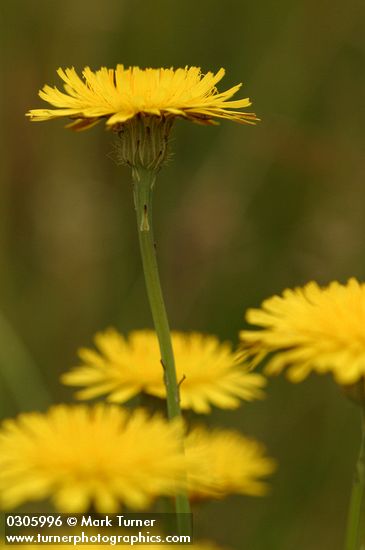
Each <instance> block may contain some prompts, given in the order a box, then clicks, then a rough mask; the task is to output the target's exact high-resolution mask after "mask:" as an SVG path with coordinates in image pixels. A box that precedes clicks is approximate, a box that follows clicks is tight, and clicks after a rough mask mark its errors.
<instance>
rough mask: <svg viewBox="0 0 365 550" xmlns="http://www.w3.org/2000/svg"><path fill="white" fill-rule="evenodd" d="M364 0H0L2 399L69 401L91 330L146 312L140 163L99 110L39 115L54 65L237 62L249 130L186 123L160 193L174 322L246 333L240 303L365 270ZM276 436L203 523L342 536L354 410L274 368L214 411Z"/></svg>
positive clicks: (326, 538)
mask: <svg viewBox="0 0 365 550" xmlns="http://www.w3.org/2000/svg"><path fill="white" fill-rule="evenodd" d="M364 18H365V5H364V2H363V1H359V2H357V1H356V0H348V1H347V2H346V3H345V2H342V1H340V0H331V1H329V0H323V1H322V2H318V0H317V1H313V0H299V1H294V2H293V1H290V0H279V1H274V0H267V1H265V2H263V1H261V2H238V1H232V0H226V1H225V2H221V1H219V0H209V1H208V0H197V1H192V0H185V1H184V2H183V1H181V2H179V1H175V2H172V1H171V0H154V1H148V0H144V1H142V0H108V1H105V2H102V1H101V0H98V1H97V0H63V1H62V2H56V1H55V0H2V1H1V29H0V40H1V70H2V73H3V74H2V86H1V107H2V109H1V128H2V136H1V137H2V141H1V162H0V171H1V185H0V372H1V408H2V410H1V414H2V416H9V415H15V414H16V413H17V412H18V411H19V410H32V409H42V410H43V409H45V408H46V406H47V403H48V402H49V401H52V402H60V401H65V400H66V401H69V400H71V395H72V392H71V391H70V390H69V389H67V388H62V387H61V386H60V385H59V383H58V377H59V375H60V373H61V372H63V371H65V370H66V369H68V368H69V367H70V366H72V365H74V364H75V363H76V362H77V359H76V350H77V348H78V347H79V346H81V345H89V344H91V341H92V336H93V334H94V333H95V331H97V330H99V329H103V328H105V327H107V326H109V325H115V326H117V327H118V328H119V329H120V330H122V331H129V330H131V329H135V328H142V327H150V326H151V318H150V313H149V309H148V306H147V301H146V296H145V290H144V283H143V279H142V274H141V264H140V259H139V255H138V243H137V235H136V230H135V220H134V211H133V204H132V191H131V181H130V175H129V172H128V170H127V169H125V168H120V167H117V166H116V165H115V163H114V162H112V161H111V160H110V158H109V154H110V152H111V150H112V135H111V134H110V133H107V132H105V130H104V128H103V125H102V124H100V125H99V126H97V127H96V128H93V129H92V130H90V131H88V132H85V133H82V134H76V133H72V132H70V131H66V130H64V129H63V123H62V122H59V121H51V122H49V123H40V124H31V123H30V122H29V121H28V120H27V119H25V117H24V113H25V112H26V111H27V110H28V109H30V108H36V107H42V106H43V105H42V101H41V100H40V99H39V98H38V97H37V91H38V89H39V88H41V87H42V86H43V84H45V83H48V84H51V85H53V84H57V85H58V84H59V79H58V77H57V75H56V69H57V68H58V67H59V66H61V67H69V66H75V67H76V68H77V69H78V70H80V69H82V68H83V67H84V66H85V65H90V66H91V67H92V68H93V69H97V68H99V67H100V66H101V65H106V66H108V67H114V66H115V65H116V64H117V63H123V64H125V65H127V66H128V65H140V66H141V67H145V66H152V67H160V66H174V67H177V66H185V65H198V66H201V67H202V68H203V71H207V70H213V71H216V70H217V69H219V68H220V67H221V66H223V67H225V68H226V70H227V75H226V77H225V79H224V81H223V82H222V83H221V84H220V88H221V89H226V88H228V87H229V86H231V85H234V84H236V83H237V82H241V81H243V82H244V88H243V90H242V94H241V97H245V96H250V97H251V98H252V99H253V103H254V108H255V110H256V112H257V114H258V115H259V116H260V117H261V118H262V122H261V123H260V124H259V125H258V126H257V127H255V128H251V127H248V126H247V127H246V126H245V127H242V126H239V125H235V124H233V123H228V122H226V123H222V124H221V125H220V126H217V127H201V126H198V125H194V124H191V123H188V122H185V121H178V122H177V123H176V126H175V129H174V136H173V138H174V139H173V142H172V149H173V151H174V157H173V160H172V161H171V162H170V163H169V165H168V166H167V167H166V168H165V169H164V170H163V172H162V173H161V175H160V178H159V182H158V185H157V189H156V193H155V212H156V215H155V223H156V238H157V243H158V256H159V262H160V268H161V274H162V279H163V286H164V289H165V291H166V298H167V304H168V310H169V313H170V318H171V324H172V326H173V327H174V328H175V329H180V330H191V329H195V330H201V331H204V332H212V333H215V334H217V335H219V336H220V337H221V338H223V339H230V340H233V341H236V340H237V333H238V330H239V329H241V328H242V327H243V326H244V321H243V315H244V311H245V309H246V308H247V307H251V306H258V305H259V304H260V302H261V301H262V300H263V299H264V298H265V297H267V296H270V295H272V294H275V293H279V292H281V291H282V290H283V289H284V288H285V287H290V286H295V285H302V284H303V283H305V282H307V281H308V280H310V279H315V280H317V281H318V282H320V283H322V284H325V283H327V282H329V281H330V280H333V279H338V280H340V281H342V282H345V281H346V280H347V278H348V277H350V276H356V277H358V278H360V279H364V276H365V261H364V259H365V216H364V211H365V204H364V199H365V189H364V184H365V181H364V175H365V174H364V173H365V165H364V123H365V117H364V114H365V110H364V91H365V70H364V66H365V40H364V20H365V19H364ZM206 420H207V421H208V422H209V423H211V424H214V425H217V424H220V425H223V426H235V427H236V428H237V429H240V430H242V431H243V432H244V433H246V434H249V435H252V436H254V437H257V438H259V439H261V440H262V441H264V442H265V444H266V445H267V447H268V450H269V452H270V454H271V455H273V456H274V457H276V458H277V460H278V462H279V465H280V466H279V470H278V472H277V474H276V475H275V476H274V478H273V481H272V491H271V494H270V495H269V496H268V497H267V498H259V499H254V498H248V497H247V498H245V497H231V498H228V499H226V500H225V501H222V502H216V503H210V504H207V505H205V506H203V507H202V508H200V509H199V511H197V512H196V516H195V534H196V535H197V536H199V537H207V538H214V539H215V540H216V541H218V542H220V543H222V544H223V543H224V544H226V545H227V546H232V547H233V548H236V549H238V550H241V549H242V550H294V549H298V550H307V549H310V550H322V549H331V550H339V549H341V548H342V544H343V532H344V525H345V517H346V509H347V504H348V498H349V491H350V484H351V478H352V470H353V464H354V460H355V456H356V454H357V448H358V445H359V429H358V428H359V426H358V424H359V422H358V416H357V411H356V410H355V407H353V406H352V405H351V404H350V403H349V402H347V401H346V399H345V398H343V397H342V396H341V394H340V392H339V390H338V389H337V388H336V387H335V385H334V384H333V382H332V380H331V379H330V378H320V377H317V376H316V377H314V376H313V377H311V378H310V379H309V380H307V381H306V382H304V383H302V384H300V385H298V386H294V385H291V384H289V383H288V382H286V381H285V380H284V379H283V378H278V379H275V380H272V381H270V384H269V388H268V397H267V399H266V401H265V402H260V403H254V404H250V405H244V406H243V407H242V408H241V409H240V410H238V411H235V412H219V411H217V412H216V413H214V415H212V416H210V417H209V418H208V419H206Z"/></svg>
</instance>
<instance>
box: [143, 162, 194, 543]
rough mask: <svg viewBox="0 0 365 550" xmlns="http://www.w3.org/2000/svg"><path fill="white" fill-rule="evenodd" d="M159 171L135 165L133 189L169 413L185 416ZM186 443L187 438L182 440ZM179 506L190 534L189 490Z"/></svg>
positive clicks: (184, 527)
mask: <svg viewBox="0 0 365 550" xmlns="http://www.w3.org/2000/svg"><path fill="white" fill-rule="evenodd" d="M155 177H156V174H155V172H154V171H152V170H147V169H145V168H138V169H134V171H133V180H134V184H133V190H134V202H135V208H136V214H137V226H138V227H137V228H138V237H139V244H140V250H141V256H142V264H143V271H144V277H145V283H146V289H147V295H148V299H149V303H150V308H151V312H152V318H153V322H154V325H155V329H156V334H157V338H158V342H159V346H160V353H161V364H162V367H163V370H164V381H165V386H166V396H167V415H168V418H169V419H170V420H172V419H173V418H176V417H181V409H180V398H179V384H178V380H177V377H176V369H175V360H174V353H173V350H172V344H171V335H170V327H169V322H168V318H167V313H166V308H165V302H164V299H163V294H162V289H161V284H160V277H159V273H158V266H157V259H156V251H155V242H154V237H153V229H152V193H153V186H154V182H155ZM181 446H182V447H183V441H181ZM175 509H176V513H177V514H178V516H177V521H178V529H179V532H180V534H190V531H191V527H190V516H188V515H186V514H190V503H189V499H188V496H187V493H186V492H181V493H180V494H179V495H177V496H176V503H175Z"/></svg>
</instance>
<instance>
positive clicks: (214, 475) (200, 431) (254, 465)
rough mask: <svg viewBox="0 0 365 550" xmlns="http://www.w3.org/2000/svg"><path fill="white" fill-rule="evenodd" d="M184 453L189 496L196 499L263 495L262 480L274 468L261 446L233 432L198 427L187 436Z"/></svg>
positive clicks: (266, 488)
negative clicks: (187, 465) (187, 464)
mask: <svg viewBox="0 0 365 550" xmlns="http://www.w3.org/2000/svg"><path fill="white" fill-rule="evenodd" d="M185 453H186V457H187V459H188V460H190V461H191V463H192V464H194V466H192V467H191V468H190V469H189V472H188V489H189V494H190V496H191V498H197V499H205V498H217V499H219V498H223V497H225V496H226V495H228V494H231V493H239V494H243V495H254V496H261V495H265V494H266V493H267V490H268V486H267V484H266V483H265V482H264V481H263V479H262V478H265V477H267V476H268V475H270V474H272V473H273V472H274V470H275V468H276V465H275V462H274V460H273V459H272V458H269V457H267V456H266V454H265V448H264V446H263V445H262V444H261V443H258V442H257V441H255V440H253V439H249V438H247V437H244V436H243V435H241V434H240V433H239V432H236V431H233V430H223V429H215V430H213V431H208V430H207V429H205V428H203V427H200V426H199V427H197V428H195V429H193V430H192V431H191V432H190V434H188V436H187V438H186V440H185Z"/></svg>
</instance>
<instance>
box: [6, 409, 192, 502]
mask: <svg viewBox="0 0 365 550" xmlns="http://www.w3.org/2000/svg"><path fill="white" fill-rule="evenodd" d="M179 435H181V434H180V428H179V427H178V424H177V423H172V424H168V423H167V422H166V421H165V420H164V419H163V418H161V417H159V416H154V417H152V418H150V417H148V416H147V413H146V412H145V411H143V410H136V411H134V412H133V413H129V412H127V411H125V410H123V409H121V408H120V407H117V406H112V405H110V406H106V405H102V404H98V405H96V406H94V407H86V406H84V405H78V406H73V407H70V406H66V405H57V406H54V407H52V408H51V409H50V410H49V411H48V412H47V413H44V414H41V413H25V414H21V415H20V416H19V417H18V418H17V419H15V420H13V419H12V420H6V421H5V422H4V423H3V426H2V428H1V430H0V504H1V506H2V507H3V508H5V509H11V508H14V507H16V506H18V505H20V504H22V503H24V502H26V501H29V500H34V501H35V500H43V499H46V498H50V499H51V500H52V501H53V503H54V505H55V507H56V508H57V509H58V510H59V511H61V512H83V511H85V510H87V509H89V507H90V505H93V506H94V507H95V509H96V510H98V511H100V512H113V511H116V510H117V509H118V508H119V505H120V504H125V505H127V506H128V507H131V508H135V509H143V508H145V507H147V506H148V505H149V504H150V503H151V500H152V499H153V498H154V497H157V496H159V495H170V494H172V493H173V492H174V490H176V488H177V486H178V484H179V483H180V482H179V481H178V480H180V478H181V476H182V474H183V472H184V471H185V466H186V462H185V459H184V457H183V456H182V455H181V453H180V452H179V449H180V446H179V443H178V442H179Z"/></svg>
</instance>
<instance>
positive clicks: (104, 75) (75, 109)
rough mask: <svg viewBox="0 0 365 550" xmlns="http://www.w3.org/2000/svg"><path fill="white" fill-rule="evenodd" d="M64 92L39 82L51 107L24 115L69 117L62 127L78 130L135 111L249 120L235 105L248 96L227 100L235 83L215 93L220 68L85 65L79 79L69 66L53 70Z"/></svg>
mask: <svg viewBox="0 0 365 550" xmlns="http://www.w3.org/2000/svg"><path fill="white" fill-rule="evenodd" d="M57 73H58V75H59V76H60V77H61V78H62V80H63V81H64V85H63V86H64V89H65V92H61V91H60V90H58V89H57V88H56V87H53V88H52V87H51V86H47V85H46V86H44V88H43V90H41V91H40V92H39V95H40V97H41V98H42V99H44V101H47V102H48V103H50V104H51V105H53V106H54V107H56V109H33V110H31V111H29V113H27V116H29V117H30V119H31V120H34V121H42V120H49V119H52V118H59V117H71V118H73V119H75V120H74V122H72V123H71V124H70V125H69V126H68V127H70V128H73V129H74V130H84V129H86V128H89V127H91V126H93V125H94V124H96V123H97V122H99V121H100V120H101V119H103V118H105V119H106V125H107V127H109V128H112V127H120V125H121V124H124V123H125V122H126V121H128V120H131V119H132V118H133V117H135V116H136V115H149V116H150V115H152V116H156V117H172V118H176V117H184V118H188V119H190V120H192V121H194V122H200V123H204V124H210V123H212V120H213V119H215V118H225V119H229V120H233V121H235V122H241V123H247V124H254V123H255V122H256V121H257V120H258V119H257V117H256V115H255V114H254V113H247V112H243V111H240V110H237V109H242V108H245V107H249V106H250V105H251V102H250V100H249V99H248V98H245V99H238V100H233V101H230V99H231V97H232V96H233V95H234V94H235V93H236V92H237V91H238V90H239V88H240V87H241V84H238V85H236V86H233V87H232V88H230V89H229V90H226V91H225V92H221V93H219V92H218V90H217V88H216V84H217V83H218V82H219V81H220V80H221V79H222V78H223V76H224V73H225V71H224V69H220V70H219V71H218V72H217V73H216V74H213V73H212V72H208V73H206V74H202V72H201V69H200V68H199V67H185V68H184V69H182V68H181V69H175V70H174V69H173V68H171V69H140V68H139V67H129V68H128V69H125V68H124V66H123V65H117V68H116V69H107V68H106V67H102V68H101V69H99V70H97V71H95V72H94V71H92V70H91V69H90V68H89V67H85V69H84V70H83V72H82V75H83V78H80V77H79V76H78V75H77V73H76V71H75V69H74V68H71V69H66V70H63V69H61V68H60V69H58V71H57Z"/></svg>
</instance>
